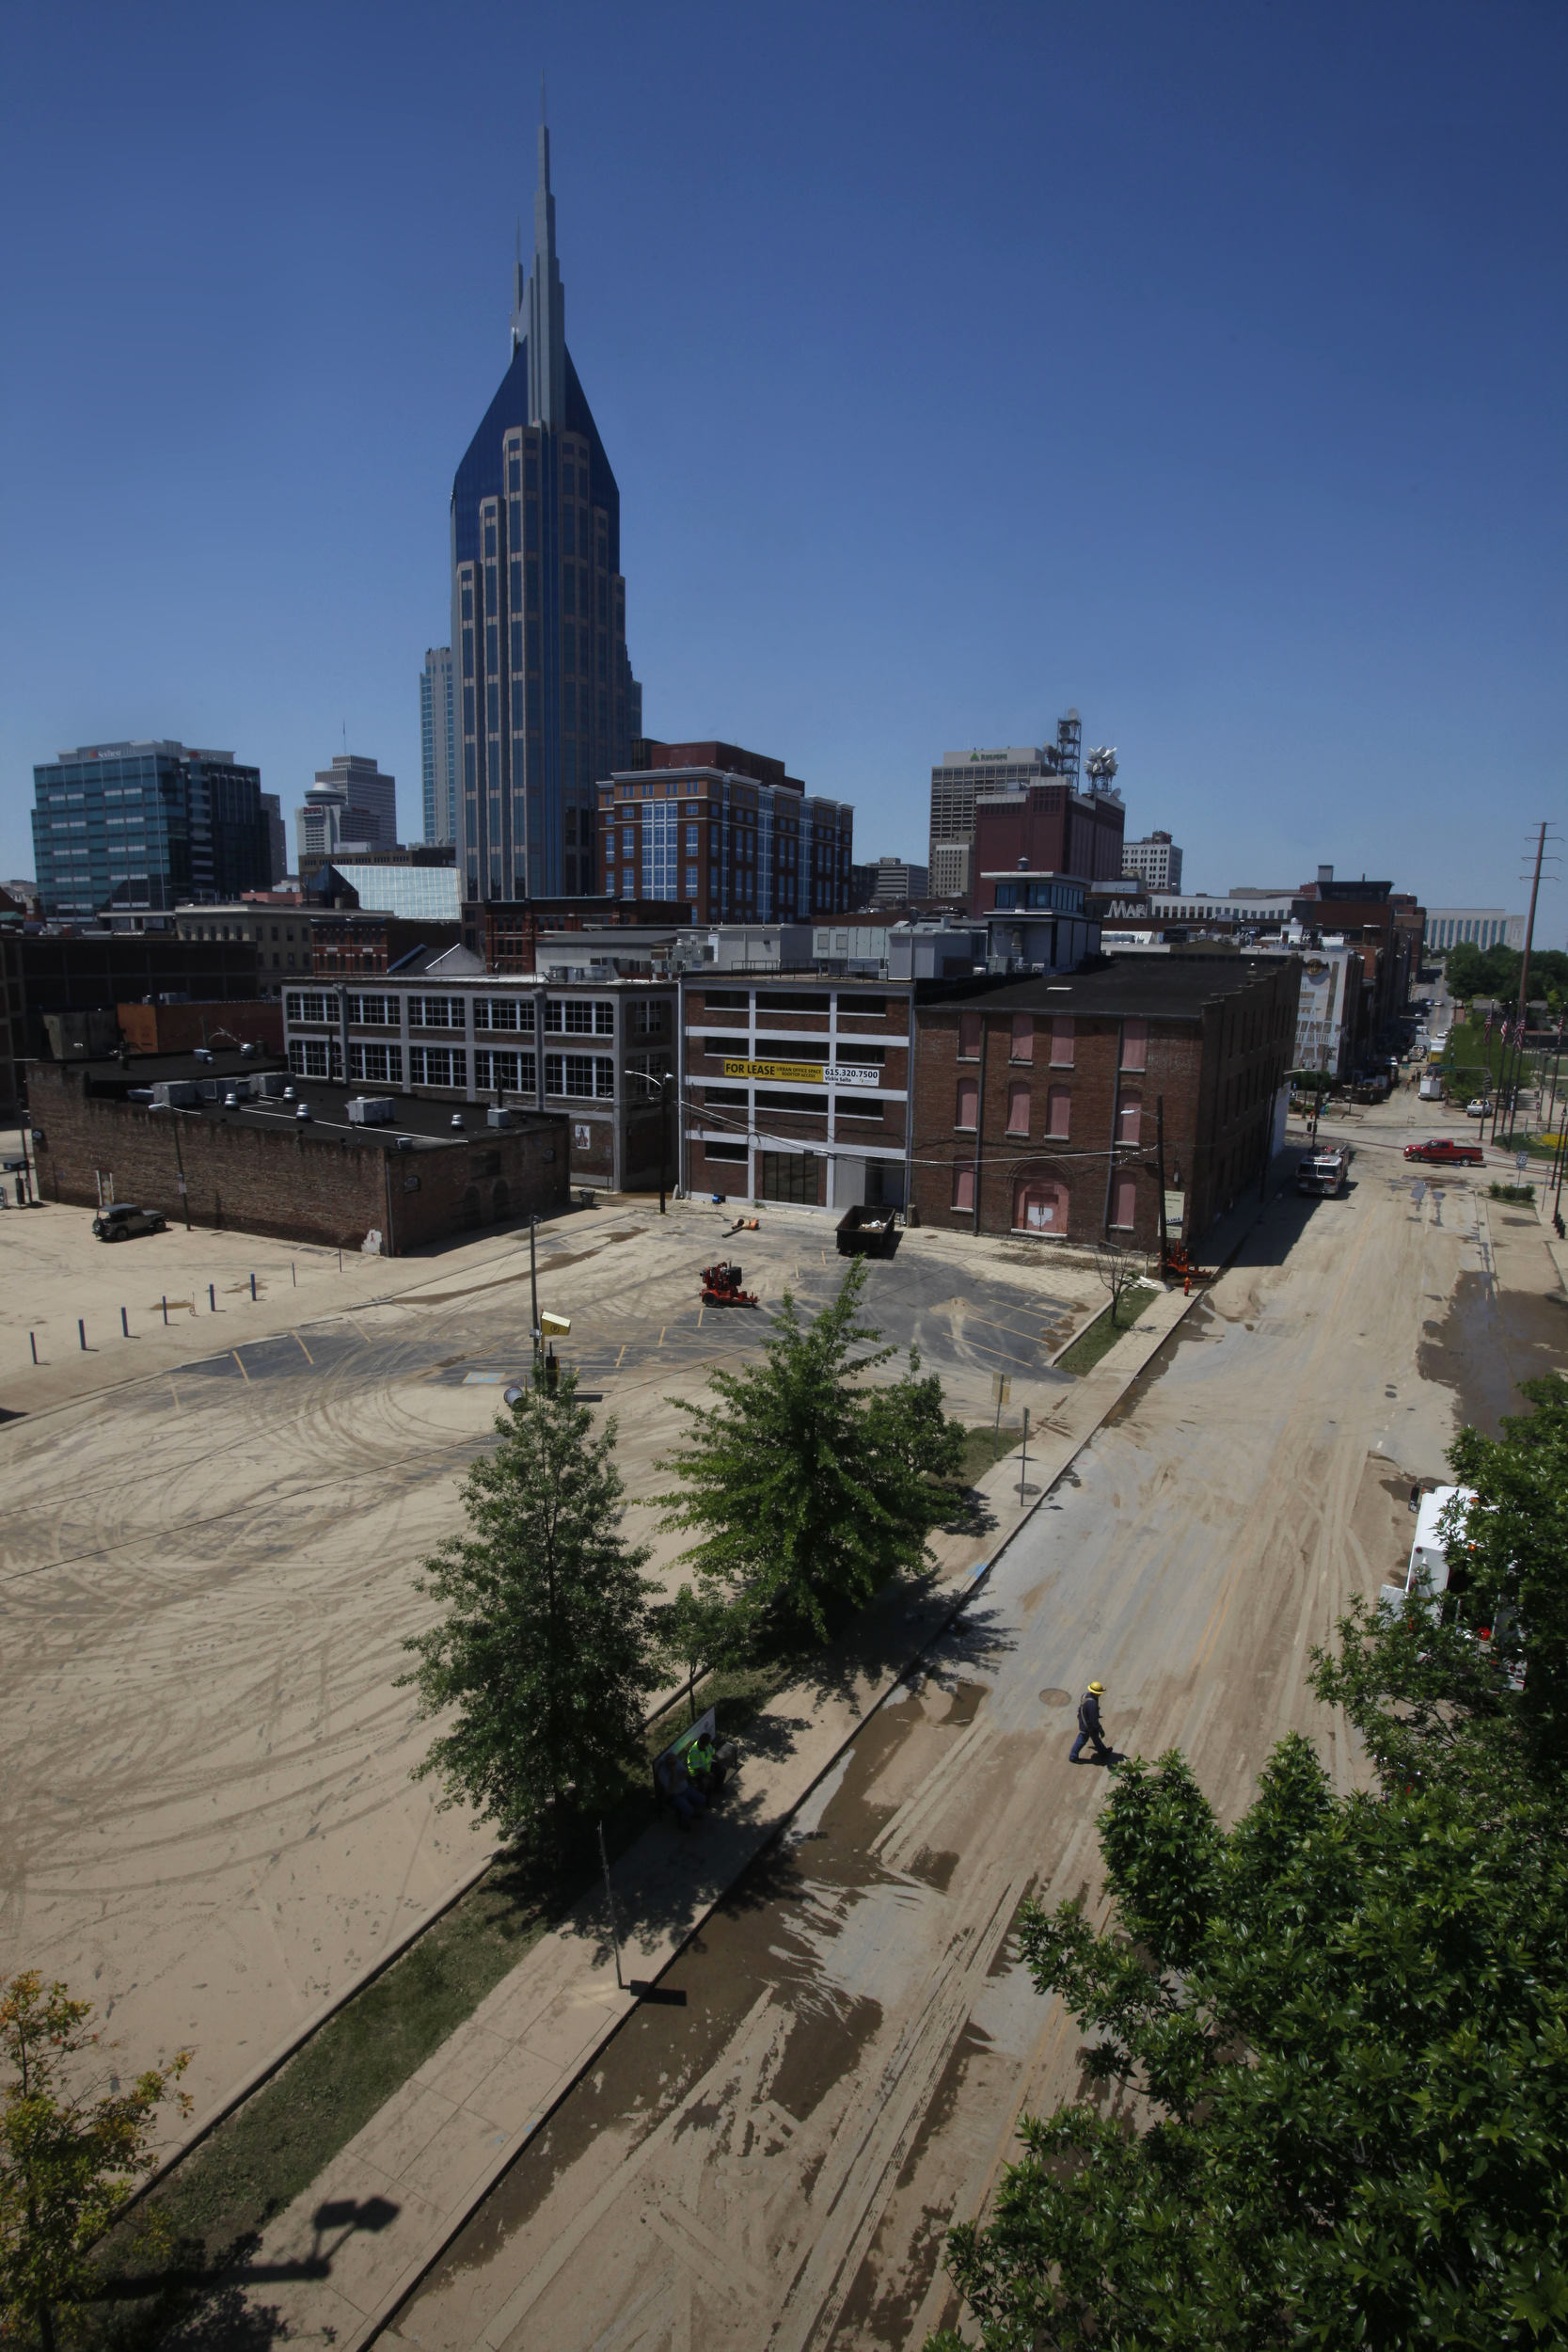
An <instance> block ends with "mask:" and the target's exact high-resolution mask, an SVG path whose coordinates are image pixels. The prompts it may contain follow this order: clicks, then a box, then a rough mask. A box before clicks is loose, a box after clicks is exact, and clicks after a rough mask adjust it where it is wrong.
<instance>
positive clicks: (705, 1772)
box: [686, 1731, 735, 1797]
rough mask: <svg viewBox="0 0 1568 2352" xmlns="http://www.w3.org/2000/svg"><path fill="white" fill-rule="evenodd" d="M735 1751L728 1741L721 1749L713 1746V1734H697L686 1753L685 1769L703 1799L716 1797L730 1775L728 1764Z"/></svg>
mask: <svg viewBox="0 0 1568 2352" xmlns="http://www.w3.org/2000/svg"><path fill="white" fill-rule="evenodd" d="M734 1754H735V1750H734V1747H733V1746H732V1744H731V1743H730V1741H729V1740H725V1742H724V1745H723V1746H722V1747H721V1748H716V1747H715V1746H714V1744H713V1734H712V1733H711V1732H709V1731H703V1732H699V1733H698V1735H697V1737H696V1739H695V1740H693V1741H692V1742H691V1745H690V1746H689V1748H688V1749H687V1751H686V1769H687V1771H688V1772H689V1773H690V1775H691V1778H692V1780H693V1782H694V1783H695V1784H696V1786H697V1787H698V1788H700V1789H701V1790H702V1792H703V1794H704V1795H705V1797H716V1796H717V1795H718V1794H719V1791H720V1790H721V1788H722V1787H723V1786H724V1783H725V1781H726V1780H727V1779H728V1778H729V1775H730V1762H731V1759H732V1757H733V1756H734Z"/></svg>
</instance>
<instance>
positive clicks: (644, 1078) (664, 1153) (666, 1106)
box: [625, 1070, 675, 1216]
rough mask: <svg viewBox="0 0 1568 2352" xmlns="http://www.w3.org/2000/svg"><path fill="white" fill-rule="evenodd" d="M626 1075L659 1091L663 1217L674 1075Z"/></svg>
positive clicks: (635, 1072)
mask: <svg viewBox="0 0 1568 2352" xmlns="http://www.w3.org/2000/svg"><path fill="white" fill-rule="evenodd" d="M625 1075H626V1077H628V1078H635V1079H636V1080H637V1081H638V1084H639V1085H640V1086H645V1087H656V1088H657V1090H658V1213H659V1215H660V1216H664V1215H665V1214H666V1212H665V1207H664V1196H665V1193H666V1192H667V1191H668V1190H669V1174H670V1089H671V1088H672V1087H673V1085H674V1083H675V1079H674V1073H673V1071H669V1070H667V1071H665V1073H663V1075H662V1077H658V1078H651V1077H650V1076H649V1075H648V1073H647V1072H646V1071H645V1070H627V1071H626V1073H625Z"/></svg>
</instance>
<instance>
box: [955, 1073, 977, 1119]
mask: <svg viewBox="0 0 1568 2352" xmlns="http://www.w3.org/2000/svg"><path fill="white" fill-rule="evenodd" d="M979 1123H980V1088H979V1082H978V1080H976V1079H974V1078H960V1079H959V1080H958V1102H957V1103H956V1104H955V1105H954V1109H953V1124H954V1126H955V1127H977V1126H978V1125H979Z"/></svg>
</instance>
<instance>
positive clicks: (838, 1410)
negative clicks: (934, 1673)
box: [659, 1259, 962, 1640]
mask: <svg viewBox="0 0 1568 2352" xmlns="http://www.w3.org/2000/svg"><path fill="white" fill-rule="evenodd" d="M864 1281H865V1267H864V1264H863V1262H862V1261H860V1260H858V1259H857V1260H856V1261H855V1263H853V1264H852V1265H851V1266H850V1267H849V1269H848V1271H847V1273H846V1275H845V1278H844V1281H843V1283H842V1285H841V1287H840V1289H839V1293H838V1295H837V1297H836V1298H835V1299H833V1300H832V1303H831V1304H830V1305H828V1306H826V1307H824V1308H823V1309H822V1311H821V1312H820V1313H819V1314H817V1315H816V1318H815V1319H814V1320H813V1321H812V1322H810V1323H809V1324H808V1323H803V1322H802V1321H801V1318H800V1312H799V1311H798V1309H797V1307H796V1304H795V1301H794V1299H793V1298H792V1297H791V1295H789V1293H788V1292H787V1291H786V1292H785V1294H784V1299H783V1302H782V1304H781V1306H780V1309H779V1311H778V1313H777V1314H776V1315H775V1316H774V1318H773V1329H772V1332H771V1335H770V1336H769V1338H768V1341H767V1343H766V1345H765V1350H764V1357H763V1360H762V1362H761V1363H760V1364H755V1365H752V1366H749V1367H748V1368H747V1369H746V1370H745V1371H744V1372H740V1373H728V1372H716V1373H714V1374H713V1375H711V1377H710V1379H709V1382H708V1387H709V1390H710V1391H712V1392H713V1393H714V1394H715V1395H716V1396H717V1398H718V1399H719V1402H718V1403H717V1405H713V1406H703V1405H699V1404H694V1403H692V1402H690V1401H689V1400H682V1399H677V1400H676V1402H677V1404H678V1405H679V1406H680V1409H681V1410H682V1411H683V1412H685V1413H687V1414H689V1416H690V1421H691V1443H690V1444H689V1446H688V1447H687V1448H686V1449H685V1450H684V1451H682V1452H681V1453H679V1454H674V1455H673V1456H672V1457H671V1459H670V1460H668V1461H666V1462H662V1463H661V1464H660V1465H659V1467H660V1469H661V1470H667V1471H670V1472H673V1474H674V1475H675V1476H677V1477H678V1478H679V1480H680V1482H681V1483H680V1485H679V1486H678V1487H676V1488H673V1490H672V1491H671V1492H670V1493H668V1494H667V1495H665V1497H664V1498H663V1500H664V1502H665V1505H666V1510H667V1516H666V1518H665V1521H664V1524H665V1526H666V1527H670V1528H678V1529H682V1530H689V1531H692V1532H695V1533H696V1534H697V1535H698V1536H699V1538H700V1540H699V1541H698V1542H697V1543H696V1544H694V1545H693V1546H692V1548H691V1549H689V1551H688V1552H687V1553H686V1554H685V1555H684V1556H685V1558H687V1559H688V1560H689V1561H691V1562H692V1563H693V1565H695V1567H696V1570H697V1574H698V1577H699V1579H700V1580H702V1581H705V1582H707V1583H709V1584H716V1585H722V1586H725V1587H727V1588H728V1589H729V1591H730V1592H732V1593H733V1594H735V1595H736V1597H738V1598H739V1599H740V1600H741V1601H742V1602H743V1603H744V1604H745V1605H746V1606H747V1607H748V1608H750V1609H752V1610H753V1611H754V1612H757V1613H759V1614H764V1615H766V1616H768V1618H770V1619H771V1620H772V1621H773V1622H774V1623H775V1625H776V1626H778V1627H779V1628H781V1629H791V1630H793V1629H809V1630H810V1631H811V1632H812V1633H814V1634H815V1635H816V1637H817V1638H818V1639H819V1640H820V1639H825V1638H826V1636H827V1634H828V1632H829V1630H830V1619H842V1617H843V1615H844V1614H845V1613H847V1611H848V1610H850V1609H852V1608H854V1607H856V1606H858V1605H860V1604H861V1603H863V1602H864V1601H866V1600H868V1599H869V1598H870V1597H871V1595H872V1594H873V1593H875V1592H877V1591H879V1589H880V1587H881V1586H882V1585H883V1584H885V1583H886V1582H887V1581H888V1580H889V1579H890V1578H891V1577H893V1576H895V1575H896V1574H898V1572H899V1571H900V1570H902V1569H907V1568H912V1567H916V1566H918V1565H920V1564H921V1563H922V1562H923V1561H924V1560H925V1558H926V1539H927V1535H928V1534H929V1533H930V1531H931V1529H932V1528H933V1527H935V1526H937V1525H939V1524H940V1522H941V1521H942V1519H943V1518H946V1517H947V1515H948V1512H949V1511H950V1509H951V1507H952V1505H951V1500H950V1498H949V1497H947V1496H945V1495H944V1494H943V1493H942V1489H941V1488H940V1487H939V1486H936V1485H935V1484H934V1483H933V1481H934V1479H935V1478H936V1477H938V1476H940V1475H943V1474H947V1473H948V1472H949V1471H950V1470H951V1469H953V1468H954V1467H955V1466H956V1464H957V1462H958V1460H959V1459H961V1449H962V1437H961V1434H959V1435H958V1438H957V1442H956V1443H955V1440H954V1438H953V1436H952V1435H951V1434H950V1433H949V1430H948V1424H947V1422H946V1418H945V1416H944V1415H943V1414H942V1409H941V1406H942V1392H941V1389H940V1386H939V1385H938V1384H937V1383H936V1382H935V1381H934V1380H930V1379H927V1380H925V1381H923V1380H921V1378H920V1376H919V1363H918V1359H915V1358H913V1357H911V1363H910V1370H909V1374H908V1375H907V1377H906V1378H905V1379H904V1380H903V1381H899V1382H895V1383H894V1384H892V1386H890V1387H888V1388H885V1389H881V1390H878V1389H872V1388H867V1387H866V1386H864V1385H863V1375H865V1374H866V1373H868V1372H870V1371H872V1370H874V1369H875V1368H876V1367H878V1366H879V1365H881V1364H883V1363H886V1362H887V1360H888V1359H889V1358H890V1357H891V1356H892V1355H893V1353H894V1351H893V1349H892V1348H890V1347H881V1348H879V1347H878V1346H877V1345H876V1344H875V1343H876V1342H877V1341H878V1339H879V1337H880V1334H879V1332H878V1331H876V1330H874V1329H872V1328H871V1327H869V1326H866V1325H863V1324H861V1323H859V1322H857V1320H856V1315H857V1311H858V1310H859V1305H860V1295H861V1291H862V1289H863V1285H864Z"/></svg>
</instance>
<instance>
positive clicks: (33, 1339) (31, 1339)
mask: <svg viewBox="0 0 1568 2352" xmlns="http://www.w3.org/2000/svg"><path fill="white" fill-rule="evenodd" d="M27 1344H28V1346H29V1347H30V1348H31V1349H32V1351H33V1361H34V1363H35V1364H36V1363H37V1362H38V1359H39V1335H38V1333H37V1332H36V1331H29V1332H28V1334H27Z"/></svg>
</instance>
